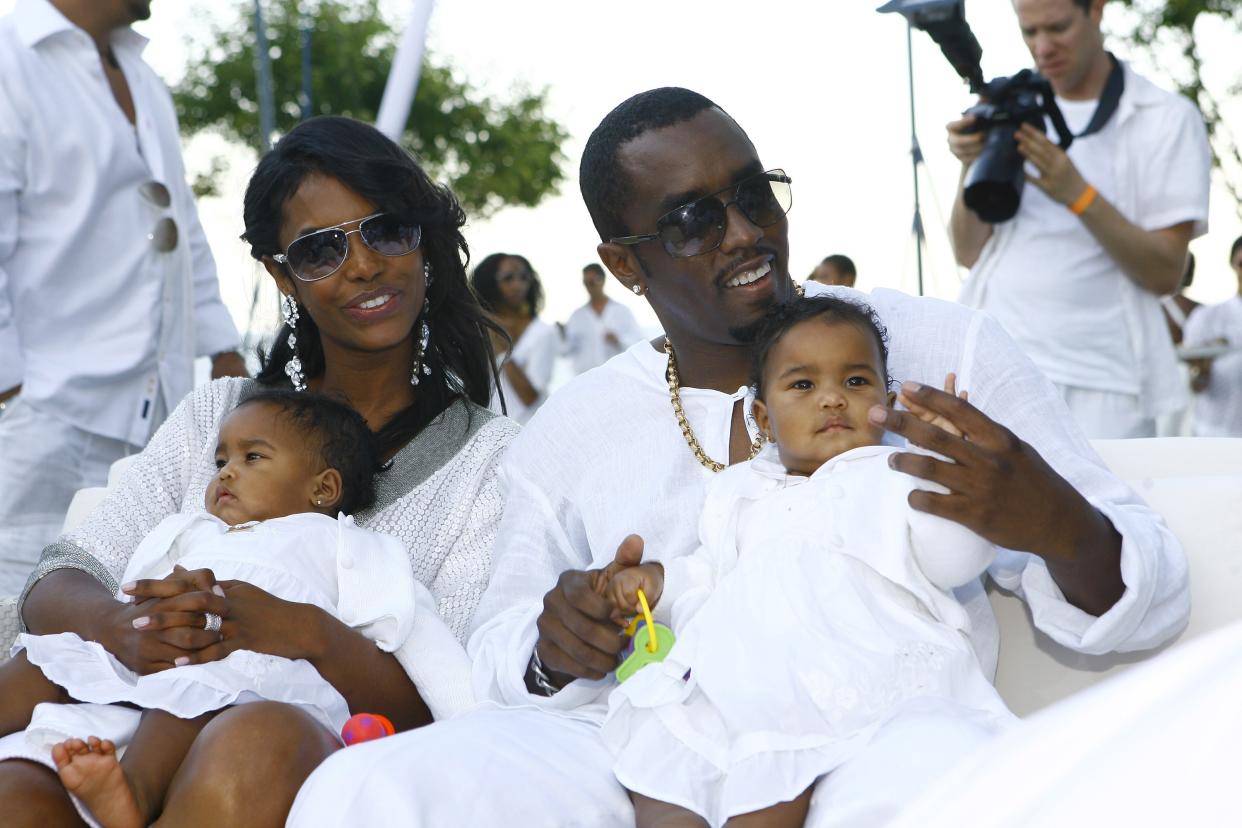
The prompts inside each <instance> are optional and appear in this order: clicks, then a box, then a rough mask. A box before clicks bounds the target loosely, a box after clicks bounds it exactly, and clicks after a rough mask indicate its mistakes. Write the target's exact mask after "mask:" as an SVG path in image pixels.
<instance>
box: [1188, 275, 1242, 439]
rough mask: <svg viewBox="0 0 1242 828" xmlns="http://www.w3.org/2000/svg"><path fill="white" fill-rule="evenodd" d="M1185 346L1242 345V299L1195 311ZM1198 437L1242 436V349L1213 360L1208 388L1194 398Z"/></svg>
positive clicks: (1195, 426)
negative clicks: (1218, 342)
mask: <svg viewBox="0 0 1242 828" xmlns="http://www.w3.org/2000/svg"><path fill="white" fill-rule="evenodd" d="M1185 330H1186V333H1185V336H1184V337H1183V339H1182V345H1183V346H1185V347H1190V346H1193V345H1208V344H1211V343H1212V342H1214V341H1216V340H1217V339H1224V340H1226V341H1228V343H1229V344H1230V345H1232V346H1235V347H1238V346H1242V296H1234V297H1232V298H1230V299H1228V300H1226V301H1224V302H1221V303H1220V304H1219V305H1205V306H1203V307H1198V308H1195V309H1194V310H1193V311H1191V313H1190V318H1189V319H1188V320H1186V329H1185ZM1194 434H1195V436H1196V437H1242V350H1232V351H1229V352H1228V353H1225V354H1222V355H1221V356H1219V357H1217V358H1216V359H1214V360H1212V373H1211V374H1210V379H1209V381H1208V386H1207V388H1205V389H1204V390H1203V391H1201V392H1200V393H1198V394H1196V395H1195V410H1194Z"/></svg>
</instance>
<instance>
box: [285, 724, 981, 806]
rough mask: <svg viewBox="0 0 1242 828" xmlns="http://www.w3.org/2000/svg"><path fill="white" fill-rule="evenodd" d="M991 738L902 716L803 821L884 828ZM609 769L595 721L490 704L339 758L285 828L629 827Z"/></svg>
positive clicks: (309, 788) (314, 781)
mask: <svg viewBox="0 0 1242 828" xmlns="http://www.w3.org/2000/svg"><path fill="white" fill-rule="evenodd" d="M993 735H994V733H993V729H992V728H991V727H989V726H986V725H983V724H980V723H976V722H974V721H973V720H971V719H969V718H960V719H944V718H942V717H921V716H917V715H912V716H905V717H902V718H900V719H897V720H895V721H893V722H891V723H889V725H887V726H886V727H885V728H884V729H883V730H881V731H880V733H879V734H878V735H877V736H876V738H875V739H874V741H873V742H872V743H871V745H870V746H869V747H868V748H867V749H866V750H864V751H863V753H861V754H860V755H859V756H857V757H855V758H854V759H852V760H851V761H850V762H849V763H847V764H846V765H844V766H842V767H840V768H838V769H837V770H836V771H834V772H833V773H832V774H830V775H829V776H828V777H825V778H824V779H822V780H821V781H820V783H819V784H818V786H817V788H816V793H815V795H814V796H813V798H812V805H811V813H810V815H809V817H808V818H807V822H806V824H807V826H810V828H829V826H833V827H834V828H835V826H850V827H851V828H853V827H854V826H864V827H865V826H869V825H883V824H884V823H885V822H887V821H888V820H889V819H891V818H892V817H893V816H894V815H896V814H897V813H898V812H899V811H900V810H901V808H902V807H903V806H904V805H905V804H906V803H907V802H909V801H911V800H912V799H913V798H914V797H915V796H916V795H917V794H918V793H920V792H921V791H922V790H923V789H924V788H925V787H926V786H927V785H929V784H930V783H932V782H933V781H935V779H936V778H938V777H939V776H940V775H941V774H942V773H943V772H944V771H946V770H949V769H950V768H951V767H952V765H953V764H954V762H955V761H956V760H957V759H958V758H961V757H963V756H965V755H966V754H968V753H970V752H972V751H974V750H975V749H976V748H978V747H979V746H981V745H982V744H984V743H986V742H988V741H990V740H991V738H992V736H993ZM611 767H612V757H611V756H610V755H609V753H608V751H607V749H606V748H605V747H604V744H603V742H602V741H601V740H600V738H599V727H598V726H597V725H595V724H592V723H590V722H581V721H576V720H571V719H566V718H563V717H559V716H554V715H551V714H548V713H543V712H541V711H538V710H535V709H532V708H523V709H504V710H502V709H498V708H494V707H485V708H482V709H480V710H476V711H474V712H471V713H467V714H465V715H463V716H459V717H457V718H455V719H451V720H448V721H445V722H439V723H436V724H434V725H432V726H430V727H425V728H421V729H419V730H414V731H410V732H408V733H403V734H400V735H397V736H390V737H388V738H385V739H379V740H377V741H374V742H369V743H366V744H362V745H355V746H353V747H348V748H345V749H344V750H340V751H338V752H337V753H336V754H335V755H333V756H332V757H331V758H330V759H328V761H326V762H325V763H324V764H323V765H321V766H320V767H319V768H318V769H317V770H316V771H315V772H314V773H313V774H312V775H311V777H310V779H308V780H307V781H306V784H305V785H304V786H303V787H302V790H301V792H300V793H299V794H298V797H297V801H296V802H294V804H293V810H292V812H291V813H290V814H289V821H288V825H289V826H290V827H291V828H320V826H322V828H336V826H340V825H367V826H386V825H392V826H402V827H403V828H406V826H418V828H440V826H449V825H470V826H477V827H478V828H489V827H490V826H496V827H497V828H500V826H506V827H507V826H512V825H522V826H527V827H530V826H546V828H570V826H572V827H573V828H578V826H592V828H594V827H595V826H601V828H602V827H604V826H606V828H632V826H633V825H634V811H633V808H632V807H631V805H630V801H629V797H628V795H627V794H626V792H625V789H623V788H622V787H621V786H620V785H619V784H617V782H616V780H615V779H614V777H613V775H612V770H611Z"/></svg>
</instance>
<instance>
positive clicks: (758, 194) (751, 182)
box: [609, 170, 793, 257]
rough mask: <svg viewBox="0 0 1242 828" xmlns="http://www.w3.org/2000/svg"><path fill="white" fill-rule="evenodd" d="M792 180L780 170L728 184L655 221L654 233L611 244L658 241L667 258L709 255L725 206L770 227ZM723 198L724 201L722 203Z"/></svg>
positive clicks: (782, 210) (724, 220) (789, 202)
mask: <svg viewBox="0 0 1242 828" xmlns="http://www.w3.org/2000/svg"><path fill="white" fill-rule="evenodd" d="M792 181H793V179H792V178H790V177H789V176H787V175H785V171H784V170H768V171H766V172H761V173H757V174H755V175H752V176H750V177H749V178H744V179H742V180H741V181H739V182H738V183H736V184H730V185H729V186H728V187H725V188H724V189H723V190H719V191H717V192H714V193H712V194H711V195H705V196H703V197H702V198H696V199H695V200H694V201H691V202H690V203H689V204H683V205H681V206H680V207H678V208H677V209H675V210H670V211H669V212H667V213H665V214H664V215H662V216H660V217H659V218H658V219H656V231H655V232H654V233H645V234H643V235H641V236H618V237H616V238H613V239H609V241H611V242H613V243H614V244H640V243H642V242H645V241H655V240H656V239H659V241H660V243H661V244H663V245H664V250H665V252H667V253H668V255H670V256H676V257H686V256H699V255H702V254H703V253H710V252H712V251H713V250H715V249H716V248H717V247H720V242H721V241H723V240H724V234H725V226H726V225H727V224H728V223H729V205H731V204H736V205H737V208H738V209H739V210H741V211H742V215H744V216H746V218H747V219H749V220H750V221H751V223H753V224H754V225H755V226H756V227H771V226H772V225H773V224H776V223H777V222H778V221H780V220H781V219H782V218H784V217H785V214H786V213H788V212H789V208H790V207H792V206H793V191H792V190H791V189H790V188H789V184H790V182H792ZM726 199H727V200H726Z"/></svg>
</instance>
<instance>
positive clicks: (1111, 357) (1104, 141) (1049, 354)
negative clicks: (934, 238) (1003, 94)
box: [961, 66, 1211, 418]
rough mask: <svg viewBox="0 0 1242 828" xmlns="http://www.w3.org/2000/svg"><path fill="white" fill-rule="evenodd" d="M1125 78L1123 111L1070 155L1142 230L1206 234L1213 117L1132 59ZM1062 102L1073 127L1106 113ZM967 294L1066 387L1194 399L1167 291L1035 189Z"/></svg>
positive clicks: (1153, 405) (1158, 408) (1167, 403)
mask: <svg viewBox="0 0 1242 828" xmlns="http://www.w3.org/2000/svg"><path fill="white" fill-rule="evenodd" d="M1125 73H1126V74H1125V91H1124V93H1123V94H1122V97H1121V101H1120V103H1119V105H1118V109H1117V112H1116V113H1115V114H1114V115H1113V117H1112V118H1111V119H1110V120H1109V122H1108V123H1107V124H1106V125H1105V126H1104V128H1103V129H1102V130H1100V131H1099V132H1097V133H1095V134H1094V135H1091V136H1088V137H1086V138H1080V139H1077V140H1075V141H1074V143H1073V145H1072V146H1071V147H1070V149H1069V156H1070V158H1071V160H1073V162H1074V164H1075V166H1076V167H1077V168H1078V170H1079V171H1080V172H1081V173H1082V175H1083V177H1084V178H1085V179H1086V180H1087V181H1088V182H1090V183H1091V184H1092V185H1094V186H1095V187H1096V189H1097V190H1099V193H1100V195H1101V196H1102V197H1104V198H1105V199H1107V200H1108V201H1109V203H1111V204H1112V205H1113V206H1115V207H1116V208H1117V209H1118V211H1120V212H1121V214H1122V215H1124V216H1126V218H1128V219H1129V220H1130V221H1132V222H1134V223H1135V224H1137V225H1138V226H1139V227H1141V228H1142V229H1144V230H1156V229H1161V228H1166V227H1171V226H1173V225H1176V224H1180V223H1182V222H1187V221H1190V222H1194V232H1193V235H1194V236H1199V235H1202V234H1203V233H1205V232H1206V231H1207V217H1208V212H1207V207H1208V188H1209V172H1210V169H1211V156H1210V152H1209V149H1208V144H1207V135H1206V131H1205V129H1204V126H1203V119H1202V117H1201V116H1200V115H1199V113H1198V111H1197V110H1196V109H1195V108H1194V106H1193V105H1192V104H1191V103H1190V102H1189V101H1188V100H1186V99H1185V98H1183V97H1182V96H1180V95H1173V94H1172V93H1169V92H1165V91H1164V90H1161V89H1159V88H1157V87H1156V86H1154V85H1152V84H1151V83H1150V82H1149V81H1147V80H1145V79H1144V78H1142V77H1140V76H1139V75H1137V74H1135V73H1134V71H1133V70H1131V69H1130V68H1129V67H1128V66H1127V67H1126V68H1125ZM1058 103H1059V104H1060V105H1061V107H1062V111H1063V112H1064V113H1065V116H1066V120H1067V122H1068V123H1069V125H1070V128H1071V130H1072V131H1074V132H1081V131H1082V130H1083V129H1085V127H1086V124H1087V122H1088V121H1089V120H1090V118H1091V115H1092V114H1093V112H1094V111H1095V102H1094V101H1091V102H1066V101H1058ZM1049 129H1050V132H1051V127H1049ZM1051 134H1053V135H1055V133H1051ZM961 301H962V302H964V303H966V304H969V305H972V306H974V307H979V308H982V309H983V310H986V311H988V312H989V313H990V314H992V315H993V316H995V317H996V319H997V320H998V321H1000V323H1001V324H1002V325H1003V326H1004V327H1005V329H1006V330H1007V331H1008V332H1009V334H1010V335H1011V336H1013V338H1014V339H1016V340H1017V341H1018V343H1019V344H1020V345H1021V346H1022V348H1023V350H1025V351H1026V352H1027V354H1029V355H1030V357H1031V359H1032V360H1033V361H1034V362H1035V364H1036V365H1038V366H1039V368H1040V369H1041V370H1042V371H1043V372H1044V373H1045V374H1046V375H1047V376H1048V377H1049V379H1051V380H1052V381H1053V382H1054V383H1056V384H1058V385H1060V386H1068V387H1071V388H1074V389H1086V390H1090V391H1102V392H1110V393H1114V394H1123V395H1130V396H1133V397H1134V398H1136V399H1135V402H1136V407H1137V413H1138V414H1140V415H1141V416H1143V417H1146V418H1154V417H1156V416H1157V415H1160V414H1164V413H1168V412H1170V411H1174V410H1177V409H1178V408H1180V407H1181V406H1182V405H1183V404H1184V403H1185V399H1186V391H1185V388H1184V387H1183V385H1182V383H1181V381H1180V376H1179V374H1178V371H1177V361H1176V357H1175V356H1174V353H1173V345H1172V341H1171V340H1170V338H1169V335H1168V332H1167V329H1166V327H1165V324H1164V319H1163V316H1162V315H1161V313H1160V302H1159V297H1157V296H1156V294H1154V293H1150V292H1148V291H1146V290H1144V289H1142V288H1140V287H1138V286H1137V285H1136V284H1135V283H1134V282H1132V281H1131V280H1130V279H1129V278H1128V277H1127V276H1125V274H1124V273H1122V271H1121V269H1120V267H1119V266H1118V265H1117V264H1116V262H1115V261H1113V259H1112V258H1111V257H1110V256H1109V255H1108V253H1107V252H1105V251H1104V249H1103V247H1102V246H1101V245H1100V243H1099V242H1098V241H1097V240H1096V239H1095V237H1094V236H1092V235H1091V233H1090V232H1089V231H1088V230H1087V228H1086V226H1085V225H1084V224H1083V223H1082V221H1081V219H1079V218H1078V217H1077V216H1075V215H1074V214H1073V213H1071V212H1070V211H1069V209H1068V208H1067V207H1065V206H1063V205H1061V204H1059V203H1057V202H1055V201H1053V200H1052V199H1050V198H1049V197H1048V196H1046V195H1044V193H1043V192H1042V191H1041V190H1040V189H1039V188H1038V187H1035V186H1034V185H1028V186H1027V187H1026V188H1025V190H1024V192H1023V194H1022V203H1021V206H1020V208H1019V210H1018V214H1017V216H1016V217H1015V218H1014V219H1013V220H1011V221H1009V222H1005V223H1003V224H998V225H995V227H994V229H993V233H992V236H991V238H990V239H989V240H988V242H987V244H986V245H985V246H984V248H983V251H982V253H981V255H980V257H979V261H978V263H977V264H976V265H975V267H974V269H973V270H972V271H971V274H970V278H969V279H968V280H967V283H966V285H965V286H964V287H963V290H962V296H961Z"/></svg>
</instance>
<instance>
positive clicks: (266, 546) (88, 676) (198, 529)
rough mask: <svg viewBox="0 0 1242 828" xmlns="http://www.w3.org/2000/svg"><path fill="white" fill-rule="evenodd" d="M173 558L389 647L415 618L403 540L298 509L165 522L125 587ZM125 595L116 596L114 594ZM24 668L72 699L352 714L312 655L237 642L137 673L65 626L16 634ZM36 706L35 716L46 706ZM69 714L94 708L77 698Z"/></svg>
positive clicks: (339, 716) (333, 725)
mask: <svg viewBox="0 0 1242 828" xmlns="http://www.w3.org/2000/svg"><path fill="white" fill-rule="evenodd" d="M174 565H180V566H182V567H185V568H186V569H191V570H192V569H202V568H209V569H211V570H212V572H213V573H214V574H215V576H216V578H217V580H221V581H226V580H240V581H246V582H248V583H250V584H253V585H255V586H257V587H260V588H261V589H264V590H266V591H268V592H270V593H272V594H273V595H275V596H277V597H279V598H282V599H284V600H286V601H294V602H298V603H304V604H314V605H315V606H318V607H320V608H321V609H323V610H325V611H326V612H328V613H330V614H331V615H333V616H335V617H336V618H338V619H340V620H341V621H342V622H343V623H345V624H347V625H349V626H351V627H354V628H356V629H358V630H360V631H361V632H362V633H363V634H365V635H367V636H368V637H370V638H371V639H373V640H374V641H375V643H376V645H377V646H378V647H379V648H380V649H382V650H384V651H386V652H393V651H395V650H396V649H397V648H398V647H400V646H401V645H402V644H403V643H404V642H405V640H406V638H407V637H408V636H409V634H410V631H411V628H412V625H413V622H414V601H413V595H414V585H413V580H414V578H413V575H412V573H411V570H410V559H409V555H408V553H407V552H406V549H405V547H404V546H403V545H402V544H401V542H400V541H398V540H396V539H395V538H392V537H389V536H387V535H382V534H379V533H377V532H371V531H368V530H365V529H362V528H359V527H358V526H355V525H354V521H353V518H351V517H347V516H344V515H342V516H341V517H340V518H338V519H333V518H330V517H327V516H326V515H321V514H315V513H305V514H297V515H290V516H288V517H283V518H277V519H274V520H266V521H262V522H255V523H250V524H242V525H241V526H238V527H230V526H229V525H228V524H226V523H225V522H224V521H222V520H220V519H219V518H217V517H215V516H213V515H211V514H208V513H206V512H199V513H193V514H179V515H173V516H171V517H168V518H166V519H165V520H163V521H162V522H161V523H160V524H159V525H158V526H156V527H155V529H153V530H152V531H151V532H150V533H149V534H148V535H147V536H146V538H144V539H143V541H142V543H140V544H139V545H138V548H137V549H136V550H135V552H134V555H133V557H132V558H131V559H130V562H129V566H128V567H127V568H126V570H125V575H124V576H123V578H122V583H127V582H129V581H134V580H138V579H141V578H162V577H164V576H165V575H168V574H169V573H170V572H172V569H173V566H174ZM117 597H118V598H119V599H120V600H127V599H126V596H124V595H123V594H118V596H117ZM16 646H17V647H24V648H25V650H26V656H27V658H28V659H29V660H30V662H31V663H32V664H35V665H37V666H38V667H39V668H40V669H42V670H43V673H44V675H46V676H47V677H48V678H49V679H50V680H52V681H53V682H55V683H56V684H58V685H60V686H61V687H63V688H64V689H65V690H66V691H68V693H69V695H70V696H72V697H73V698H75V699H77V700H78V701H80V702H91V703H95V704H113V703H117V702H128V703H131V704H135V705H138V706H139V707H142V708H145V709H160V710H165V711H168V712H169V713H172V714H174V715H176V716H180V717H182V718H187V719H188V718H193V717H195V716H198V715H201V714H203V713H206V712H208V711H211V710H219V709H221V708H223V707H227V706H229V705H232V704H239V703H244V702H249V701H258V700H269V701H279V702H287V703H289V704H294V705H298V706H300V707H302V708H303V709H305V710H306V711H307V712H308V713H310V714H311V715H313V716H314V717H315V718H316V719H317V720H318V721H320V722H321V723H322V724H323V725H324V726H325V727H327V728H329V730H331V731H332V732H333V733H339V732H340V731H341V727H342V726H343V725H344V723H345V721H346V720H347V719H348V718H349V715H350V714H349V708H348V706H347V705H346V703H345V699H344V697H342V696H341V694H340V693H339V692H337V690H336V689H335V688H334V687H332V685H331V684H329V683H328V682H327V681H325V680H324V679H323V678H322V677H321V676H320V675H319V673H318V671H316V670H315V668H314V667H313V666H312V665H311V663H310V662H309V661H305V660H302V659H297V660H293V659H287V658H282V657H280V656H272V655H265V654H262V653H256V652H251V651H248V650H239V651H236V652H233V653H231V654H229V655H228V656H227V657H225V658H223V659H221V660H219V661H214V662H211V663H208V664H197V665H187V666H184V667H176V668H173V669H171V670H165V671H163V672H159V673H152V674H149V675H145V676H140V675H138V674H136V673H134V672H133V671H132V670H130V669H129V668H127V667H126V666H125V665H123V664H122V663H121V662H120V661H118V660H117V659H116V658H114V657H113V656H112V655H111V654H110V653H108V652H107V651H106V650H104V648H103V647H102V646H101V645H100V644H98V643H97V642H93V641H83V640H82V639H81V638H79V637H78V636H77V635H75V634H73V633H60V634H58V635H29V634H24V635H21V636H19V637H18V641H17V644H16ZM52 707H57V706H55V705H40V709H39V710H36V715H35V718H34V720H33V721H32V722H31V729H32V730H37V729H38V728H39V719H40V714H54V713H55V711H53V710H48V709H47V708H52ZM77 707H79V708H80V710H78V711H74V712H75V713H79V712H86V711H89V710H91V709H93V708H92V707H91V706H82V705H79V706H77Z"/></svg>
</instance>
